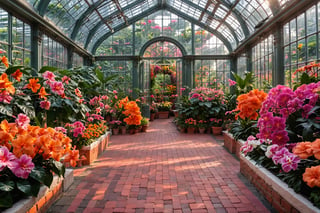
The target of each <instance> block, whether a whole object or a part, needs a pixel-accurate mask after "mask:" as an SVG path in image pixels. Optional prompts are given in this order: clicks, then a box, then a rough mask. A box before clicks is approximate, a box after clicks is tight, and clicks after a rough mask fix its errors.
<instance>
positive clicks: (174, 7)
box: [26, 0, 290, 51]
mask: <svg viewBox="0 0 320 213" xmlns="http://www.w3.org/2000/svg"><path fill="white" fill-rule="evenodd" d="M26 1H28V2H29V4H30V5H31V6H33V8H34V10H35V11H37V12H38V13H39V14H40V15H42V16H45V17H46V18H48V19H50V20H51V21H52V22H53V23H55V25H56V26H57V27H59V28H60V29H61V30H62V31H63V32H64V33H65V34H66V35H68V36H69V37H70V38H71V39H73V40H74V41H76V42H77V43H78V44H79V45H82V46H83V47H85V48H87V49H88V50H89V51H92V49H93V48H95V47H96V46H97V43H102V42H103V40H104V39H106V38H107V37H108V36H110V35H112V34H113V33H114V32H117V31H119V30H121V29H123V28H126V27H127V26H129V25H131V24H133V23H135V22H136V21H138V20H140V19H142V18H144V17H146V16H148V15H151V14H153V13H155V12H156V11H158V10H163V9H165V10H168V11H170V12H171V13H173V14H175V15H177V16H179V17H181V18H183V19H185V20H187V21H189V22H191V23H193V24H196V25H198V26H200V27H202V28H204V29H206V30H208V31H209V32H211V33H213V34H215V35H217V36H218V37H221V40H222V41H223V42H224V43H225V44H226V43H228V44H226V45H227V46H231V47H232V49H235V48H236V47H237V46H238V44H239V43H240V42H241V41H242V40H244V39H246V38H248V37H249V36H250V35H251V34H252V33H253V32H254V31H255V29H256V28H257V25H261V24H262V23H263V22H265V21H266V20H267V19H269V18H270V17H272V16H273V15H274V13H276V12H278V11H280V10H281V9H283V8H285V6H286V5H287V3H288V2H289V1H290V0H26ZM270 4H272V5H271V6H270Z"/></svg>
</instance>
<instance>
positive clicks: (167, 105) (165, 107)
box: [157, 101, 172, 118]
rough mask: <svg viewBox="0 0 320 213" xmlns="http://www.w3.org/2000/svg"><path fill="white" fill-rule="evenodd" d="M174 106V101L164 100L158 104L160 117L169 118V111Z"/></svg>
mask: <svg viewBox="0 0 320 213" xmlns="http://www.w3.org/2000/svg"><path fill="white" fill-rule="evenodd" d="M171 107H172V103H171V102H169V101H163V102H161V103H159V104H158V107H157V108H158V114H159V118H169V112H170V109H171Z"/></svg>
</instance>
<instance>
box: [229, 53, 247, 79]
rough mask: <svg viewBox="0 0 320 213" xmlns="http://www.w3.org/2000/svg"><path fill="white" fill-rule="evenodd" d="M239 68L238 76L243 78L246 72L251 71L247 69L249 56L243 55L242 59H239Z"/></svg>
mask: <svg viewBox="0 0 320 213" xmlns="http://www.w3.org/2000/svg"><path fill="white" fill-rule="evenodd" d="M237 66H238V70H237V74H238V75H239V76H241V77H242V78H243V77H244V73H245V72H246V71H250V70H248V68H247V56H245V55H241V56H240V57H238V58H237ZM231 71H233V72H234V70H231Z"/></svg>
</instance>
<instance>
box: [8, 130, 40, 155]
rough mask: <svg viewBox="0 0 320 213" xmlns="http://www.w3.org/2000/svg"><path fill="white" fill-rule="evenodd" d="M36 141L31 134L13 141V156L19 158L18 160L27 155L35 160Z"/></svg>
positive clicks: (20, 136)
mask: <svg viewBox="0 0 320 213" xmlns="http://www.w3.org/2000/svg"><path fill="white" fill-rule="evenodd" d="M35 141H36V138H34V137H32V136H31V135H29V134H26V135H19V136H18V137H17V138H16V139H14V140H13V141H12V146H13V154H15V156H17V157H18V158H19V157H20V156H21V155H23V154H27V155H29V156H30V157H32V158H33V157H34V156H35V152H34V146H33V144H34V142H35Z"/></svg>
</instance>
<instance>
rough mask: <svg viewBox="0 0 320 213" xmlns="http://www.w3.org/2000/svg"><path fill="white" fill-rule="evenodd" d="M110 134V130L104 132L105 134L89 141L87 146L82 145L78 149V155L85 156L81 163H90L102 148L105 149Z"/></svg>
mask: <svg viewBox="0 0 320 213" xmlns="http://www.w3.org/2000/svg"><path fill="white" fill-rule="evenodd" d="M110 134H111V132H106V134H104V135H102V136H101V137H100V138H99V139H98V140H96V141H95V142H93V143H91V144H90V145H88V146H83V147H82V148H81V149H80V151H79V154H80V156H85V158H86V159H85V160H83V161H82V165H90V164H91V163H92V162H93V161H95V160H96V159H97V158H98V156H99V155H100V154H101V153H102V152H103V151H104V150H106V148H107V147H108V144H109V138H110Z"/></svg>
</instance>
